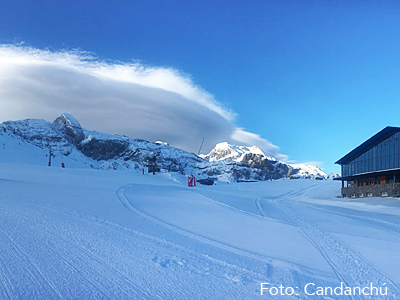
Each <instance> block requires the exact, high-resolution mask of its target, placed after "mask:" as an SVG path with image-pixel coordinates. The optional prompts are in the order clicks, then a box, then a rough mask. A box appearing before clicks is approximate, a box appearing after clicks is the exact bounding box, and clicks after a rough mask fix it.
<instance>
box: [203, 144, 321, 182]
mask: <svg viewBox="0 0 400 300" xmlns="http://www.w3.org/2000/svg"><path fill="white" fill-rule="evenodd" d="M201 157H202V158H204V159H208V160H209V161H210V162H213V161H225V160H233V161H236V162H241V163H245V164H247V165H249V166H251V167H253V168H258V169H269V170H270V171H271V172H273V173H274V175H275V174H280V175H281V176H287V177H290V178H292V179H297V178H313V179H325V178H328V175H327V174H325V172H323V171H322V170H321V169H320V168H318V167H317V166H316V165H305V164H296V165H290V164H287V163H284V162H281V161H277V160H276V159H275V158H274V157H271V156H267V155H265V154H264V152H263V151H262V150H261V149H260V148H258V147H257V146H252V147H247V146H236V145H232V144H229V143H226V142H223V143H219V144H217V145H216V146H215V148H214V149H212V150H211V151H210V153H208V154H207V155H201ZM274 171H275V172H274ZM271 177H272V178H275V176H271Z"/></svg>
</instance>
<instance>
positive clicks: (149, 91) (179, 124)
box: [0, 45, 286, 159]
mask: <svg viewBox="0 0 400 300" xmlns="http://www.w3.org/2000/svg"><path fill="white" fill-rule="evenodd" d="M0 65H1V68H0V121H1V122H3V121H6V120H17V119H25V118H43V119H46V120H50V121H51V120H53V119H55V118H56V117H57V116H59V115H60V114H61V113H63V112H69V113H71V114H73V115H74V116H75V117H76V118H77V119H78V120H79V121H80V122H81V124H82V125H83V126H85V127H87V128H89V129H93V130H98V131H103V132H108V133H119V134H125V135H128V136H130V137H135V138H143V139H147V140H152V141H155V140H163V141H167V142H169V143H170V144H171V145H173V146H176V147H180V148H182V149H184V150H188V151H194V152H196V151H197V149H198V147H199V145H200V143H201V140H202V138H203V137H205V145H204V148H203V149H204V150H209V149H211V148H212V147H213V146H214V145H215V144H216V143H218V142H221V141H228V142H233V143H238V144H243V145H252V144H256V145H258V146H259V147H260V148H261V149H263V150H264V151H265V152H266V153H268V154H269V155H272V156H275V157H276V158H278V159H285V158H286V156H284V155H281V154H279V152H278V150H279V148H278V147H277V146H275V145H272V144H271V143H270V142H268V141H267V140H265V139H262V138H261V137H259V136H258V135H256V134H252V133H249V132H246V131H244V130H242V129H241V128H237V127H236V126H235V125H234V118H235V114H234V113H233V112H232V111H230V110H229V109H227V108H225V107H224V106H223V105H221V104H220V103H218V102H217V101H216V100H215V99H214V98H213V96H212V95H211V94H209V93H208V92H206V91H205V90H203V89H201V88H200V87H198V86H196V85H195V84H194V83H193V81H192V80H191V79H190V78H189V77H188V76H186V75H184V74H182V73H180V72H179V71H177V70H174V69H171V68H158V67H153V66H145V65H142V64H140V63H120V62H104V61H101V60H98V59H96V58H95V57H94V56H93V55H92V54H90V53H87V52H82V51H61V52H52V51H49V50H40V49H35V48H29V47H22V46H15V45H0Z"/></svg>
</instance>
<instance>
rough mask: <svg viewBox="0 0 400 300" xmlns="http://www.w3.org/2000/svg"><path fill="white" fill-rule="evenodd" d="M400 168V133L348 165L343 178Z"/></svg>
mask: <svg viewBox="0 0 400 300" xmlns="http://www.w3.org/2000/svg"><path fill="white" fill-rule="evenodd" d="M397 168H400V133H399V132H398V133H396V134H394V135H393V136H392V137H390V138H388V139H387V140H385V141H383V142H382V143H379V144H378V145H376V146H375V147H373V148H372V149H370V150H368V151H366V152H365V153H363V154H362V155H360V156H359V157H357V158H356V159H354V160H353V161H352V162H350V163H349V164H347V165H342V176H349V175H354V174H360V173H368V172H375V171H381V170H388V169H397Z"/></svg>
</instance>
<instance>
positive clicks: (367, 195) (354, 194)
mask: <svg viewBox="0 0 400 300" xmlns="http://www.w3.org/2000/svg"><path fill="white" fill-rule="evenodd" d="M388 195H389V194H388V192H381V197H387V196H388ZM372 196H373V195H372V193H371V192H368V193H366V194H365V196H364V193H358V194H356V193H353V194H351V195H350V197H351V198H364V197H372ZM343 197H347V196H346V195H343Z"/></svg>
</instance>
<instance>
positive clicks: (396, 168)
mask: <svg viewBox="0 0 400 300" xmlns="http://www.w3.org/2000/svg"><path fill="white" fill-rule="evenodd" d="M336 164H339V165H341V167H342V177H339V178H336V179H335V180H341V181H342V196H343V197H353V198H355V197H357V198H358V197H385V196H390V197H393V196H399V195H400V127H386V128H384V129H383V130H381V131H380V132H378V133H377V134H375V135H374V136H373V137H371V138H370V139H368V140H367V141H365V142H364V143H362V144H361V145H360V146H358V147H357V148H355V149H354V150H352V151H351V152H349V153H348V154H346V155H345V156H343V157H342V158H341V159H339V160H338V161H337V162H336Z"/></svg>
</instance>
